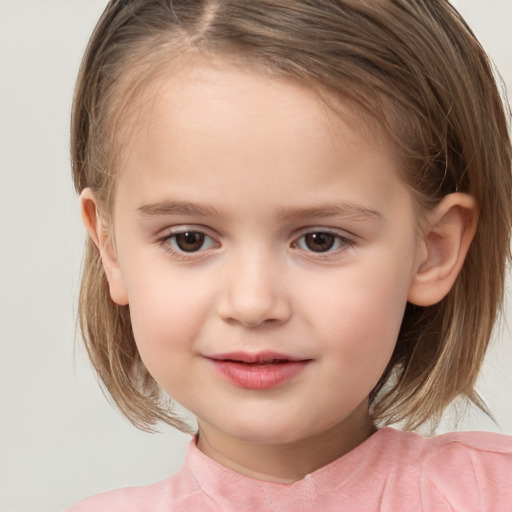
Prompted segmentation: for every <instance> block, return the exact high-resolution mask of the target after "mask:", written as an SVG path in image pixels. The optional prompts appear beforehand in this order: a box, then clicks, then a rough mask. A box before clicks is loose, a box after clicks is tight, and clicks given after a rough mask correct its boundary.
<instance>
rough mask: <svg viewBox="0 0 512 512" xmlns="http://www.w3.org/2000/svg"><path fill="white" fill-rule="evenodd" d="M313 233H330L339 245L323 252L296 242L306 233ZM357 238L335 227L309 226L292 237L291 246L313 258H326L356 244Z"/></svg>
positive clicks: (335, 255)
mask: <svg viewBox="0 0 512 512" xmlns="http://www.w3.org/2000/svg"><path fill="white" fill-rule="evenodd" d="M315 233H325V234H328V235H332V236H334V237H336V238H337V239H338V240H339V241H341V243H340V246H339V247H336V248H334V249H329V250H327V251H325V252H315V251H312V250H308V249H303V248H301V247H298V242H299V240H301V239H302V238H304V237H305V236H307V235H311V234H315ZM356 238H358V237H357V236H356V235H354V234H351V233H348V232H347V231H344V230H340V229H336V228H325V227H310V228H305V229H302V230H301V231H300V232H299V233H297V235H296V236H295V238H294V241H293V242H292V245H291V246H292V247H293V248H296V249H298V250H300V251H302V252H304V253H305V254H307V256H308V257H311V258H315V259H328V258H333V257H337V256H339V255H340V254H341V253H343V252H344V251H346V250H347V249H349V248H351V247H353V246H354V245H355V244H356V241H355V239H356Z"/></svg>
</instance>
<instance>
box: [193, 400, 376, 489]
mask: <svg viewBox="0 0 512 512" xmlns="http://www.w3.org/2000/svg"><path fill="white" fill-rule="evenodd" d="M356 412H357V414H355V415H354V416H353V417H350V418H348V419H347V420H345V421H343V422H342V423H340V424H338V425H335V426H334V427H332V428H330V429H328V430H324V431H322V432H321V433H318V434H315V435H312V436H310V437H307V438H305V439H300V440H297V441H290V442H285V443H262V442H250V441H245V440H239V439H235V438H232V437H230V436H227V435H226V434H224V433H222V432H219V431H218V430H216V429H215V428H213V427H212V426H211V425H206V424H204V423H202V422H201V421H198V423H199V436H198V442H197V445H198V448H199V449H200V450H201V451H202V452H203V453H204V454H205V455H207V456H208V457H210V458H211V459H213V460H215V461H216V462H218V463H219V464H222V465H223V466H225V467H228V468H230V469H232V470H233V471H236V472H237V473H240V474H242V475H245V476H249V477H251V478H255V479H258V480H264V481H269V482H279V483H288V484H289V483H293V482H296V481H298V480H301V479H302V478H304V477H305V476H306V475H308V474H310V473H312V472H314V471H315V470H317V469H319V468H321V467H323V466H325V465H327V464H329V463H330V462H332V461H334V460H336V459H338V458H339V457H341V456H342V455H344V454H346V453H348V452H349V451H351V450H352V449H354V448H355V447H356V446H358V445H359V444H361V443H362V442H363V441H365V440H366V439H367V438H368V437H370V436H371V435H372V434H373V433H374V432H375V427H374V425H373V422H372V420H371V418H370V416H369V415H368V412H367V407H366V404H364V407H363V408H362V410H361V411H356Z"/></svg>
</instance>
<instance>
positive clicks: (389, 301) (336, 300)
mask: <svg viewBox="0 0 512 512" xmlns="http://www.w3.org/2000/svg"><path fill="white" fill-rule="evenodd" d="M385 262H386V260H383V259H380V260H379V261H378V264H375V265H365V266H364V268H363V266H362V267H361V271H356V270H355V269H347V271H346V272H342V273H340V274H339V276H337V278H335V279H334V280H333V281H331V283H330V286H329V283H327V282H326V283H324V286H323V287H322V286H321V283H318V284H319V286H318V287H315V289H314V295H313V296H312V300H311V301H310V316H309V318H311V319H312V323H313V322H314V325H315V329H316V331H317V332H318V333H319V335H320V339H323V340H324V342H325V343H326V344H327V345H328V348H329V353H330V354H331V355H332V356H333V357H332V358H331V361H332V364H333V365H336V366H337V367H338V370H339V371H345V372H347V371H348V372H351V373H352V372H353V373H354V375H356V376H357V377H359V376H361V377H363V378H366V376H365V375H362V374H367V375H368V376H370V379H372V380H373V381H376V379H378V378H379V377H380V375H381V373H382V372H383V371H384V369H385V366H386V365H387V363H388V361H389V359H390V357H391V354H392V352H393V350H394V347H395V344H396V340H397V337H398V333H399V330H400V325H401V322H402V318H403V314H404V310H405V305H406V302H407V292H408V284H409V280H408V276H407V275H404V273H403V272H402V271H401V265H397V263H396V262H395V263H394V264H391V261H390V260H388V264H387V265H386V263H385ZM327 286H329V288H327ZM326 289H328V290H330V291H329V293H326V292H325V290H326ZM311 291H312V288H311V287H310V288H309V292H311Z"/></svg>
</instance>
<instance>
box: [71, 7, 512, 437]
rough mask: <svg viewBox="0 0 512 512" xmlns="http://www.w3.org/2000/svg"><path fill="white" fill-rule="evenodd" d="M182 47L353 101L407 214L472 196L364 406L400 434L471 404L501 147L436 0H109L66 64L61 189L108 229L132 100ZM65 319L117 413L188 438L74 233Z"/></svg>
mask: <svg viewBox="0 0 512 512" xmlns="http://www.w3.org/2000/svg"><path fill="white" fill-rule="evenodd" d="M189 54H191V55H192V54H195V55H200V56H206V57H209V58H210V57H213V58H220V59H224V60H227V61H228V62H232V63H233V64H234V65H238V66H244V67H246V68H251V69H256V70H257V71H260V72H262V73H269V74H271V75H274V76H286V77H292V78H294V79H295V80H297V81H299V82H301V83H303V84H304V85H305V86H307V87H310V88H312V89H313V90H315V91H317V92H319V94H322V92H323V93H325V92H328V93H329V94H331V97H332V94H334V95H336V96H337V97H339V98H340V99H341V100H342V101H344V102H349V103H350V104H351V105H353V106H355V110H356V111H357V112H358V114H360V120H363V121H366V126H369V127H372V126H373V128H374V129H379V130H381V131H382V132H383V133H384V134H385V135H386V137H388V138H389V141H390V144H394V145H395V147H396V148H397V150H398V152H399V154H400V155H401V162H402V167H401V169H400V172H401V175H402V177H403V179H404V181H405V182H406V183H407V184H408V185H409V187H410V188H411V190H412V191H413V193H414V195H415V198H416V205H417V210H418V218H419V219H421V215H422V212H425V211H427V210H428V209H430V208H432V207H434V206H435V205H436V204H438V203H439V201H440V200H441V199H442V198H443V197H444V196H446V195H447V194H450V193H452V192H455V191H460V192H466V193H468V194H470V195H471V196H473V197H474V198H475V200H476V202H477V205H478V209H479V223H478V228H477V231H476V235H475V238H474V240H473V243H472V245H471V247H470V249H469V253H468V255H467V258H466V261H465V263H464V265H463V268H462V271H461V272H460V274H459V276H458V278H457V280H456V282H455V284H454V286H453V288H452V289H451V291H450V292H449V294H448V295H447V296H446V297H445V298H444V299H443V300H442V301H441V302H439V303H438V304H435V305H433V306H429V307H419V306H414V305H412V304H408V305H407V307H406V311H405V315H404V318H403V322H402V327H401V330H400V334H399V336H398V340H397V344H396V348H395V350H394V353H393V355H392V358H391V360H390V362H389V364H388V366H387V368H386V370H385V372H384V374H383V375H382V377H381V379H380V382H379V384H378V385H377V386H376V388H375V389H374V390H373V391H372V393H371V395H370V404H371V409H372V414H373V415H374V418H375V421H377V422H379V423H380V424H387V423H392V422H396V421H401V422H402V423H403V426H404V428H405V429H415V428H417V427H419V426H420V425H422V424H424V423H425V422H427V421H434V422H435V421H436V420H438V419H439V417H440V415H441V413H442V411H443V410H444V409H445V408H446V406H447V405H448V404H450V403H451V402H452V401H453V400H454V399H455V398H456V397H463V398H465V399H468V400H470V401H472V402H473V403H475V404H476V405H477V406H479V407H480V408H481V409H483V410H484V411H487V409H486V407H485V404H483V402H482V401H481V399H480V398H479V396H478V394H477V393H476V391H475V389H474V387H475V381H476V377H477V374H478V372H479V369H480V367H481V363H482V360H483V358H484V355H485V352H486V349H487V346H488V343H489V340H490V337H491V332H492V329H493V325H494V323H495V320H496V318H497V315H498V313H499V311H500V307H501V303H502V296H503V287H504V277H505V270H506V263H507V260H508V257H509V233H510V226H511V214H512V212H511V190H512V187H511V146H510V139H509V134H508V127H507V115H506V112H505V109H504V106H503V103H502V101H501V99H500V94H499V90H498V88H497V86H496V82H495V80H494V77H493V72H492V66H491V65H490V63H489V60H488V58H487V56H486V54H485V52H484V50H483V49H482V47H481V46H480V44H479V43H478V41H477V40H476V38H475V37H474V35H473V34H472V32H471V30H470V29H469V28H468V26H467V25H466V24H465V22H464V21H463V20H462V19H461V17H460V15H459V14H458V13H457V12H456V10H455V9H454V8H453V7H452V6H451V5H450V4H449V2H448V1H447V0H314V1H313V0H260V1H257V2H255V1H253V0H112V1H110V3H109V4H108V6H107V7H106V9H105V11H104V13H103V15H102V17H101V19H100V21H99V22H98V24H97V26H96V28H95V30H94V33H93V35H92V37H91V40H90V42H89V45H88V48H87V50H86V53H85V56H84V58H83V61H82V66H81V69H80V73H79V77H78V82H77V86H76V91H75V98H74V106H73V114H72V135H71V153H72V165H73V175H74V183H75V187H76V190H77V191H78V192H81V191H82V190H83V189H84V188H86V187H90V188H91V189H92V190H93V191H94V193H95V194H96V198H97V201H98V208H99V212H100V216H101V218H102V219H103V221H104V224H105V229H107V230H108V232H109V233H111V232H112V231H113V230H111V219H112V217H111V212H112V209H113V204H114V198H115V183H116V174H117V173H118V172H121V170H122V154H123V143H126V137H127V131H126V128H125V127H126V126H129V124H130V123H129V116H130V112H131V110H132V109H133V108H134V107H133V105H134V104H135V105H136V104H137V103H136V99H137V97H138V95H140V93H141V91H143V90H144V88H145V87H147V85H148V84H150V83H151V82H152V81H153V80H155V79H156V78H157V77H158V74H159V73H161V72H162V70H164V68H165V69H167V70H168V69H169V63H172V61H173V59H176V58H178V57H180V58H181V57H184V58H186V57H187V55H189ZM140 106H141V105H139V107H140ZM123 120H124V122H121V121H123ZM126 120H128V122H126ZM111 236H112V235H111ZM79 320H80V327H81V331H82V336H83V339H84V342H85V345H86V347H87V350H88V354H89V356H90V359H91V361H92V364H93V366H94V368H95V369H96V372H97V374H98V375H99V377H100V379H101V381H102V382H103V385H104V386H105V388H106V390H107V391H108V393H110V395H111V396H112V398H113V400H114V402H115V403H116V404H117V405H118V407H119V408H120V409H121V410H122V412H123V413H124V414H125V415H126V416H127V417H128V418H129V419H130V421H132V423H134V424H135V425H136V426H138V427H139V428H142V429H144V430H149V431H150V430H154V428H155V425H156V423H157V422H158V421H164V422H166V423H169V424H171V425H173V426H176V427H177V428H180V429H181V430H183V431H188V432H191V427H189V426H188V425H186V423H185V422H183V421H182V420H180V418H179V417H178V415H177V414H176V413H175V412H174V411H173V408H172V403H170V402H169V400H168V399H166V398H165V395H164V394H163V393H162V391H161V390H160V388H159V386H158V385H157V383H156V382H155V381H154V379H153V377H152V376H151V375H150V374H149V372H148V370H147V369H146V367H145V366H144V364H143V363H142V361H141V358H140V356H139V354H138V351H137V347H136V344H135V340H134V336H133V332H132V328H131V324H130V310H129V306H118V305H116V304H115V303H114V302H113V301H112V300H111V299H110V296H109V291H108V285H107V280H106V277H105V274H104V271H103V267H102V264H101V259H100V254H99V252H98V250H97V248H96V246H95V245H94V243H93V242H92V241H91V240H90V239H89V240H88V242H87V247H86V255H85V261H84V268H83V276H82V286H81V293H80V299H79ZM298 420H299V419H298Z"/></svg>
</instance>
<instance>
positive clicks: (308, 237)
mask: <svg viewBox="0 0 512 512" xmlns="http://www.w3.org/2000/svg"><path fill="white" fill-rule="evenodd" d="M351 245H353V243H352V242H351V241H350V240H349V239H348V238H345V237H343V236H341V235H338V234H336V233H330V232H329V231H312V232H311V233H306V234H305V235H303V236H301V237H300V238H299V239H298V240H297V242H296V243H295V247H298V248H299V249H302V250H303V251H307V252H314V253H317V254H319V253H327V252H333V251H335V250H337V249H343V248H345V247H349V246H351Z"/></svg>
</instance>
